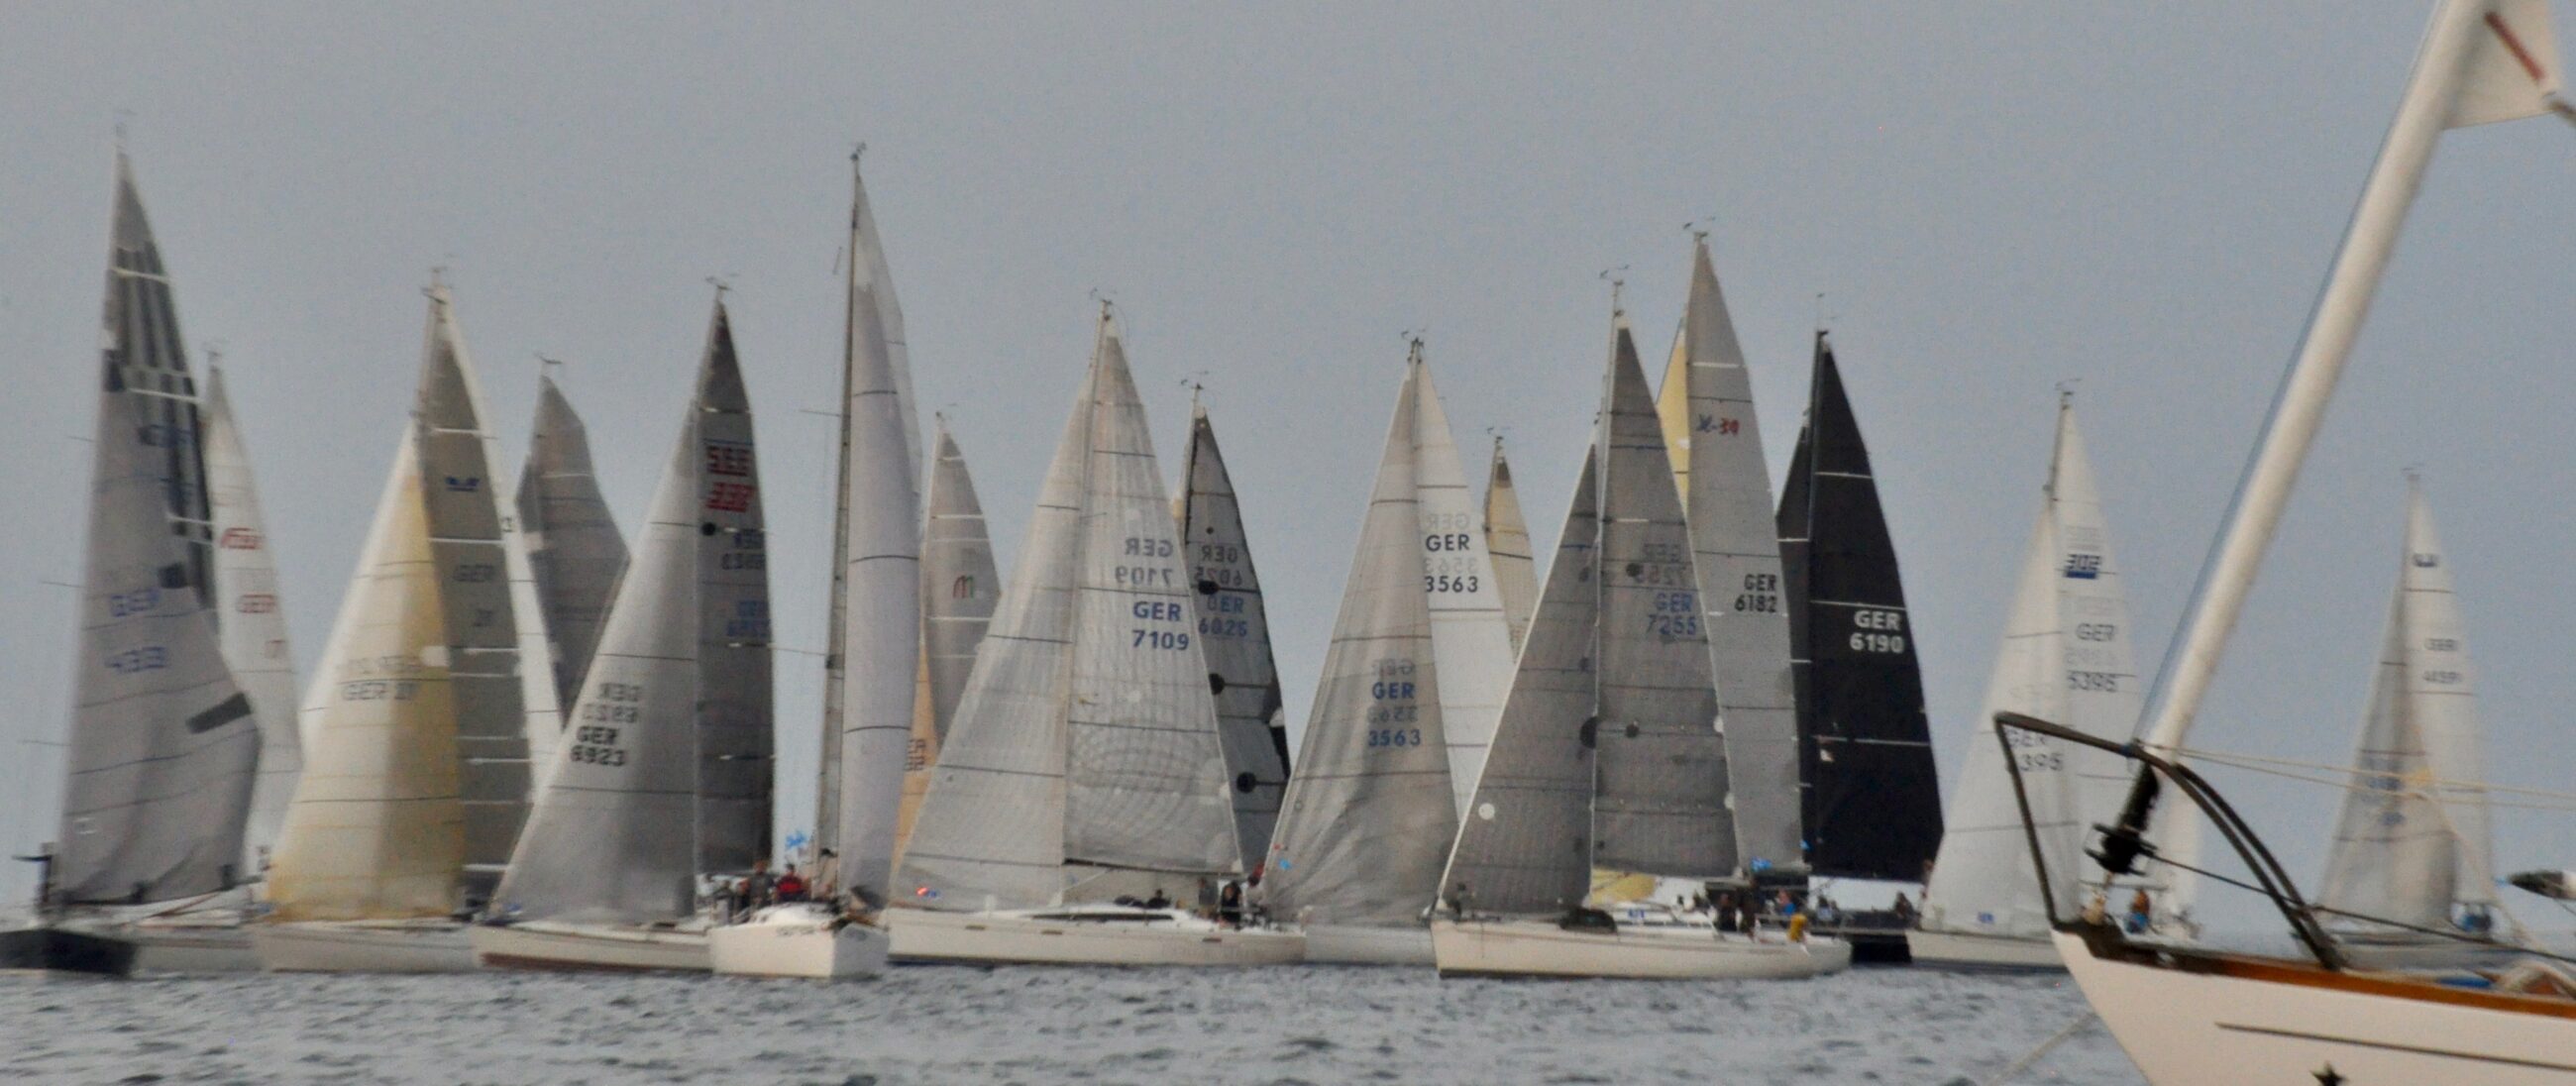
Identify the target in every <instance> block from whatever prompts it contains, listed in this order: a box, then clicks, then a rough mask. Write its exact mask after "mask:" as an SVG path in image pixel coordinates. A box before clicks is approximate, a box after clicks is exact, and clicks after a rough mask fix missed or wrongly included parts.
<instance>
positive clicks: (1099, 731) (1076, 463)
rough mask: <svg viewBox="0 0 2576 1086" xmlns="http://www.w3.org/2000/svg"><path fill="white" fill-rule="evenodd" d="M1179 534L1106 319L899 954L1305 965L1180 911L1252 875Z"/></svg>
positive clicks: (922, 851)
mask: <svg viewBox="0 0 2576 1086" xmlns="http://www.w3.org/2000/svg"><path fill="white" fill-rule="evenodd" d="M1179 535H1180V532H1179V528H1178V526H1177V525H1176V524H1175V523H1174V521H1173V519H1172V514H1171V502H1170V498H1169V495H1168V493H1167V492H1166V491H1165V489H1164V486H1163V479H1162V475H1161V473H1160V471H1159V470H1157V468H1156V467H1155V461H1154V450H1153V439H1152V436H1151V434H1150V432H1149V431H1148V430H1147V427H1146V424H1145V410H1144V405H1143V404H1142V403H1140V402H1139V401H1138V400H1137V396H1136V385H1135V381H1134V379H1133V378H1132V377H1130V376H1129V374H1128V370H1127V358H1126V353H1125V349H1124V348H1123V347H1122V346H1121V344H1120V342H1119V337H1118V333H1117V329H1116V326H1115V325H1114V323H1113V322H1112V320H1111V317H1110V315H1109V313H1108V311H1107V310H1106V308H1105V307H1104V309H1103V311H1102V313H1101V317H1100V325H1099V334H1098V339H1097V342H1096V345H1095V347H1094V351H1093V356H1092V362H1091V367H1090V372H1089V374H1088V376H1087V377H1086V379H1085V380H1084V382H1083V388H1082V394H1081V397H1080V398H1079V399H1078V400H1077V401H1076V402H1075V405H1074V411H1073V415H1072V417H1071V418H1070V419H1069V420H1068V421H1067V422H1066V424H1065V430H1064V436H1063V439H1062V441H1061V443H1060V444H1058V445H1057V447H1056V454H1055V459H1054V462H1053V463H1052V464H1051V465H1050V466H1049V468H1048V470H1047V476H1046V482H1045V484H1044V486H1043V488H1042V489H1041V491H1040V493H1039V497H1038V505H1037V510H1036V513H1035V515H1034V516H1033V517H1032V518H1031V520H1030V525H1029V536H1028V542H1027V544H1026V545H1025V546H1023V547H1022V548H1021V552H1020V553H1021V559H1020V566H1019V569H1018V571H1017V572H1015V573H1014V574H1013V575H1012V576H1011V578H1010V580H1009V582H1008V583H1007V584H1006V585H1005V586H1004V587H1003V592H1002V602H1001V606H1000V608H999V609H998V610H997V611H995V612H994V615H993V624H992V628H991V630H990V632H989V633H987V634H986V637H985V642H984V647H983V650H982V652H980V653H979V654H978V655H977V656H976V658H975V670H974V674H973V676H972V677H971V678H969V679H968V680H967V684H966V694H965V697H964V698H963V699H962V700H961V701H960V702H959V703H958V707H957V719H956V722H955V723H954V724H953V725H952V726H951V727H950V729H949V732H948V743H947V746H946V747H945V748H943V749H942V750H941V751H940V758H939V766H938V769H937V770H936V771H935V772H934V774H933V775H932V778H931V784H930V794H929V796H928V797H927V798H926V799H925V800H924V801H923V803H922V806H921V820H920V822H919V823H918V824H916V825H915V826H914V828H913V835H912V844H911V846H910V847H909V848H908V849H907V850H906V851H905V853H904V858H903V865H902V869H901V871H900V872H899V874H898V876H897V879H896V883H897V885H899V886H901V887H904V888H906V889H905V892H904V893H903V894H902V895H900V897H899V900H900V902H901V903H902V904H904V905H906V906H910V907H907V908H898V909H895V910H892V911H891V912H890V913H889V914H888V917H887V920H888V923H889V926H890V927H891V928H892V930H893V933H894V952H895V955H896V956H897V957H898V958H900V959H904V960H926V961H966V962H1048V963H1085V964H1134V965H1250V964H1262V963H1278V962H1289V961H1295V960H1296V959H1297V958H1298V956H1299V954H1300V953H1301V951H1302V947H1303V942H1304V941H1303V940H1302V939H1300V938H1299V937H1297V936H1296V935H1294V934H1291V933H1287V932H1281V931H1277V930H1272V929H1267V928H1262V927H1259V926H1246V927H1236V926H1232V925H1230V924H1228V923H1226V922H1223V921H1219V920H1210V919H1208V918H1206V917H1203V916H1201V915H1199V914H1198V913H1197V912H1195V911H1193V910H1191V909H1188V908H1185V907H1180V906H1176V905H1175V903H1174V901H1173V899H1171V898H1170V897H1169V896H1168V894H1169V892H1170V890H1171V889H1173V888H1178V889H1179V890H1180V891H1181V892H1182V893H1183V894H1184V895H1187V894H1188V893H1189V892H1190V891H1193V890H1199V891H1202V892H1206V893H1210V894H1213V893H1214V892H1216V891H1217V890H1218V888H1217V887H1216V886H1215V885H1214V884H1215V883H1216V882H1219V881H1224V880H1233V879H1236V878H1240V877H1241V876H1242V874H1243V869H1242V857H1241V853H1240V850H1241V844H1240V841H1239V839H1238V837H1237V836H1236V834H1235V829H1234V801H1233V798H1232V787H1231V783H1230V781H1229V780H1228V774H1227V772H1226V765H1225V755H1224V751H1223V749H1222V746H1221V740H1220V738H1219V734H1218V724H1217V716H1216V700H1215V698H1214V696H1213V694H1212V692H1211V691H1210V689H1209V687H1210V684H1209V681H1208V674H1209V670H1208V666H1207V657H1206V656H1205V655H1204V653H1203V651H1202V647H1201V638H1200V637H1199V636H1198V635H1197V633H1196V629H1195V626H1196V623H1195V616H1194V612H1193V608H1192V604H1191V603H1190V600H1189V597H1190V596H1191V595H1192V590H1191V585H1190V584H1189V581H1188V578H1187V577H1186V575H1185V573H1184V571H1185V569H1186V568H1187V566H1186V563H1187V555H1186V553H1185V552H1184V551H1183V549H1182V547H1181V543H1180V540H1179ZM1148 891H1150V892H1151V893H1152V894H1153V895H1154V896H1152V897H1145V898H1142V899H1141V900H1139V895H1143V894H1146V893H1147V892H1148ZM1120 898H1124V899H1126V900H1127V901H1130V902H1135V904H1122V903H1119V902H1118V899H1120ZM1181 900H1182V901H1184V902H1186V901H1188V900H1189V898H1188V897H1187V896H1185V897H1183V898H1182V899H1181Z"/></svg>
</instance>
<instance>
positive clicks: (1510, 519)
mask: <svg viewBox="0 0 2576 1086" xmlns="http://www.w3.org/2000/svg"><path fill="white" fill-rule="evenodd" d="M1485 549H1486V550H1487V551H1488V552H1489V553H1491V554H1492V555H1493V559H1494V591H1495V592H1497V593H1499V594H1500V595H1501V596H1502V603H1503V621H1504V622H1505V623H1506V624H1507V625H1508V626H1509V628H1510V633H1511V638H1512V651H1513V652H1514V653H1518V652H1519V651H1520V650H1521V641H1522V639H1524V638H1526V637H1527V636H1528V635H1529V624H1530V609H1531V608H1532V607H1535V606H1537V605H1538V561H1537V559H1536V558H1535V557H1533V556H1532V555H1533V551H1532V549H1531V547H1530V534H1529V522H1528V521H1527V520H1525V519H1522V517H1521V499H1520V492H1519V491H1518V490H1516V489H1515V488H1514V487H1513V486H1512V466H1511V464H1510V463H1508V462H1506V461H1505V460H1504V459H1503V439H1502V436H1501V435H1499V434H1497V435H1495V437H1494V462H1493V465H1492V466H1491V467H1490V468H1488V469H1487V472H1486V475H1485ZM1467 783H1468V784H1470V785H1473V784H1474V783H1475V782H1474V779H1473V778H1472V777H1471V778H1469V780H1468V782H1467Z"/></svg>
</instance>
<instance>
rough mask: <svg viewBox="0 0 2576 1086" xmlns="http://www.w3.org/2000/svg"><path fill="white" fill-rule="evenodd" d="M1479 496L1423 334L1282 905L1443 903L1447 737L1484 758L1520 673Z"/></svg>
mask: <svg viewBox="0 0 2576 1086" xmlns="http://www.w3.org/2000/svg"><path fill="white" fill-rule="evenodd" d="M1471 498H1472V496H1471V493H1470V492H1469V491H1468V489H1467V485H1466V478H1465V472H1464V469H1463V468H1462V467H1461V466H1460V464H1459V462H1458V450H1457V445H1456V443H1455V442H1454V441H1453V440H1452V439H1451V436H1450V430H1449V421H1448V418H1447V416H1446V415H1445V414H1444V413H1443V412H1442V410H1441V407H1440V398H1439V392H1438V390H1437V389H1435V388H1433V387H1432V383H1431V373H1430V370H1429V368H1428V367H1427V366H1426V365H1425V364H1424V363H1423V361H1422V354H1421V345H1420V344H1419V343H1416V344H1415V345H1414V349H1413V356H1412V358H1411V360H1410V361H1409V362H1408V364H1407V366H1406V369H1405V380H1404V384H1403V385H1402V387H1401V388H1400V389H1398V391H1397V394H1396V408H1395V418H1394V421H1393V422H1392V423H1391V424H1390V425H1389V427H1388V431H1387V439H1386V449H1385V452H1384V453H1383V455H1381V457H1380V458H1379V461H1378V474H1377V481H1376V484H1375V486H1374V487H1372V488H1371V491H1370V495H1369V507H1368V515H1367V518H1366V519H1365V521H1364V522H1363V523H1362V527H1361V530H1360V541H1359V547H1358V551H1357V553H1356V554H1355V555H1354V556H1353V558H1352V562H1351V574H1350V579H1349V581H1348V582H1347V584H1346V585H1345V587H1344V588H1343V590H1342V606H1341V612H1340V614H1339V616H1338V617H1337V618H1336V619H1335V620H1334V623H1333V641H1332V645H1331V647H1330V648H1329V649H1327V650H1326V652H1325V660H1324V676H1323V680H1322V682H1321V683H1320V684H1319V685H1318V687H1317V689H1316V692H1315V702H1314V709H1313V711H1312V712H1311V713H1310V714H1309V716H1308V717H1307V723H1306V731H1305V735H1304V738H1303V741H1302V744H1301V746H1300V747H1299V750H1298V760H1297V764H1298V770H1297V772H1296V774H1295V775H1293V776H1291V777H1290V778H1289V781H1288V790H1287V794H1286V799H1285V804H1284V807H1283V809H1282V812H1281V816H1280V822H1279V828H1278V831H1277V833H1276V835H1275V837H1274V840H1273V842H1272V845H1271V850H1270V855H1269V857H1268V863H1267V870H1266V872H1265V874H1264V876H1263V879H1262V884H1261V894H1262V900H1263V902H1264V904H1265V905H1267V906H1268V907H1269V908H1270V909H1271V910H1272V911H1274V912H1276V913H1278V914H1280V915H1282V916H1289V917H1296V918H1300V919H1301V921H1302V922H1305V923H1340V924H1360V925H1373V926H1407V925H1412V924H1415V923H1418V922H1420V920H1421V917H1422V915H1423V912H1424V910H1425V909H1426V908H1428V907H1429V906H1430V904H1431V902H1432V899H1433V896H1434V894H1435V891H1436V890H1437V888H1438V884H1439V879H1440V869H1441V865H1442V864H1443V862H1445V860H1446V859H1447V855H1448V849H1449V846H1450V844H1451V843H1452V842H1453V841H1454V840H1455V839H1456V836H1457V832H1458V814H1459V802H1460V798H1459V797H1457V796H1456V794H1455V793H1456V791H1457V790H1456V788H1455V787H1454V782H1456V781H1457V780H1458V776H1459V773H1458V770H1457V767H1456V763H1455V762H1454V761H1453V759H1452V758H1451V755H1450V749H1449V748H1450V744H1449V735H1450V734H1451V732H1452V730H1453V729H1454V730H1455V731H1456V732H1458V733H1461V734H1463V735H1465V736H1468V737H1471V738H1473V739H1475V740H1476V742H1475V750H1476V754H1477V756H1478V758H1477V763H1478V765H1479V766H1481V764H1482V761H1483V758H1482V755H1483V753H1484V751H1485V749H1486V748H1487V747H1488V746H1490V744H1491V737H1492V734H1493V728H1494V723H1495V721H1496V719H1497V718H1498V717H1499V716H1500V713H1501V708H1502V707H1501V706H1500V705H1499V704H1498V703H1497V702H1496V701H1495V696H1494V692H1496V691H1501V690H1505V689H1508V687H1509V685H1510V682H1511V664H1512V650H1511V646H1510V643H1509V641H1510V633H1509V630H1508V629H1507V628H1506V626H1505V625H1504V621H1503V610H1502V605H1501V600H1500V599H1499V597H1498V591H1497V590H1498V585H1497V584H1496V580H1495V577H1494V575H1493V562H1492V560H1491V558H1490V557H1489V556H1488V555H1486V554H1485V553H1484V536H1483V534H1482V533H1481V532H1478V531H1474V530H1462V529H1466V528H1469V527H1470V526H1472V525H1474V524H1475V523H1476V521H1475V516H1476V514H1475V512H1474V510H1473V509H1472V508H1471V506H1470V502H1471ZM1467 786H1468V787H1469V788H1472V787H1473V786H1474V780H1473V779H1472V777H1470V778H1469V779H1468V781H1467Z"/></svg>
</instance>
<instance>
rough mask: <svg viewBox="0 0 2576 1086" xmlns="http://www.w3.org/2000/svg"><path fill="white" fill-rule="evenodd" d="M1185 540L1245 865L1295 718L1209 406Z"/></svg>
mask: <svg viewBox="0 0 2576 1086" xmlns="http://www.w3.org/2000/svg"><path fill="white" fill-rule="evenodd" d="M1181 485H1182V488H1183V490H1182V499H1181V518H1180V521H1181V546H1182V548H1183V550H1184V551H1185V552H1186V558H1187V562H1188V567H1187V568H1188V580H1189V588H1190V599H1191V604H1192V608H1193V611H1194V613H1195V614H1196V615H1197V617H1198V624H1197V626H1198V635H1199V647H1200V649H1201V650H1202V652H1203V653H1204V655H1205V656H1206V657H1207V665H1208V678H1207V681H1208V688H1209V689H1210V690H1212V691H1214V692H1215V697H1216V719H1217V738H1218V741H1219V743H1220V744H1221V745H1222V747H1223V749H1224V751H1225V765H1226V771H1227V772H1226V780H1227V782H1228V788H1229V790H1230V791H1231V792H1232V794H1233V796H1234V829H1235V834H1236V837H1237V839H1238V842H1239V846H1238V854H1239V855H1240V856H1242V858H1243V866H1244V868H1245V870H1250V869H1251V868H1252V867H1253V866H1254V865H1257V864H1259V863H1260V862H1261V855H1262V852H1263V850H1264V849H1266V848H1268V847H1269V844H1270V830H1271V827H1272V826H1273V825H1274V824H1275V823H1277V822H1278V820H1279V793H1280V790H1281V789H1282V788H1285V787H1286V786H1287V783H1288V724H1287V720H1286V719H1285V718H1284V717H1283V716H1282V715H1281V714H1282V712H1283V709H1282V706H1283V705H1284V699H1283V698H1281V697H1280V694H1279V664H1278V661H1276V660H1275V659H1273V658H1272V656H1271V652H1270V616H1269V612H1268V610H1267V609H1266V608H1264V607H1263V606H1262V602H1261V575H1260V573H1259V572H1258V571H1257V570H1255V569H1254V568H1253V564H1252V543H1251V540H1250V538H1249V536H1248V535H1247V534H1246V533H1245V531H1244V529H1243V512H1242V508H1241V505H1240V503H1239V502H1238V501H1237V499H1236V497H1235V493H1234V479H1233V477H1232V476H1230V475H1229V474H1228V473H1227V472H1226V470H1225V454H1224V453H1223V452H1222V451H1220V450H1219V449H1218V447H1217V442H1216V427H1215V425H1214V424H1213V423H1211V422H1209V421H1208V414H1207V409H1206V408H1205V407H1200V406H1197V405H1192V408H1191V411H1190V444H1189V451H1188V452H1187V453H1185V454H1184V457H1183V460H1182V465H1181Z"/></svg>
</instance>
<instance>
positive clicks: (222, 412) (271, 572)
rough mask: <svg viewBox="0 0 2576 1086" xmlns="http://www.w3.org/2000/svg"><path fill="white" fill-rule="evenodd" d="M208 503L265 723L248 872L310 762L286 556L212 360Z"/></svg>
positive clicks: (220, 581) (256, 707) (236, 640)
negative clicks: (299, 716)
mask: <svg viewBox="0 0 2576 1086" xmlns="http://www.w3.org/2000/svg"><path fill="white" fill-rule="evenodd" d="M204 420H205V426H204V432H205V441H206V487H207V498H208V508H209V509H210V511H211V512H212V514H213V516H214V533H215V588H216V611H217V612H218V613H219V614H220V615H221V616H222V621H221V623H220V629H221V631H222V644H223V653H224V663H225V664H226V665H227V666H228V667H230V668H231V669H232V674H233V681H234V682H235V683H236V684H238V685H239V686H240V687H241V691H242V694H243V696H245V697H248V698H249V699H250V707H251V713H252V715H253V718H254V719H255V720H257V721H258V722H259V776H258V780H257V782H256V783H254V784H253V785H252V786H251V794H250V820H249V823H248V824H247V825H246V826H245V827H244V828H243V831H242V862H243V867H242V871H243V873H244V874H256V873H258V871H259V870H260V869H261V868H262V867H264V866H266V862H267V857H268V853H269V851H270V850H271V849H273V848H275V847H276V846H277V831H278V830H279V829H280V828H282V827H283V826H284V825H285V823H286V805H287V803H288V801H290V800H292V799H294V798H295V778H296V777H297V776H298V775H299V774H301V773H302V772H303V770H304V743H303V741H302V739H301V738H300V737H299V736H298V734H297V732H296V720H295V709H296V703H295V695H296V691H295V659H294V655H293V653H291V652H290V651H289V650H288V648H287V643H286V610H285V608H284V607H283V606H282V605H281V604H280V603H279V600H278V585H277V555H276V552H274V551H272V550H270V549H269V545H268V527H267V524H266V522H265V521H263V520H262V519H261V517H260V513H259V490H258V488H257V487H256V486H255V485H253V483H252V481H251V470H250V453H249V450H248V449H247V448H245V447H244V445H243V444H242V438H241V427H240V426H239V425H237V424H236V423H235V422H234V421H233V408H232V402H231V400H230V399H228V398H227V397H225V395H224V374H223V371H222V370H220V369H216V368H213V367H212V366H209V367H208V369H207V372H206V402H205V412H204Z"/></svg>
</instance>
